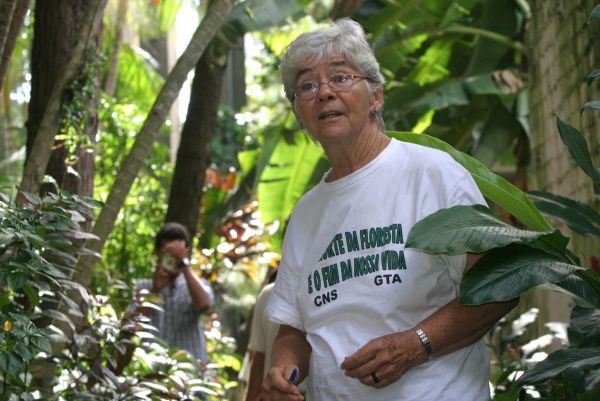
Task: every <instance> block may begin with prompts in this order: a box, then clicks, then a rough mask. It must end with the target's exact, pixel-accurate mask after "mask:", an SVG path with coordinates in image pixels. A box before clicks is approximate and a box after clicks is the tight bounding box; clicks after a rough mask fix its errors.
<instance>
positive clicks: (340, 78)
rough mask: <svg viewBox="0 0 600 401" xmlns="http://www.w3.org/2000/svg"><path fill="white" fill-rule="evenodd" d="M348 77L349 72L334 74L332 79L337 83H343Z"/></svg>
mask: <svg viewBox="0 0 600 401" xmlns="http://www.w3.org/2000/svg"><path fill="white" fill-rule="evenodd" d="M348 79H350V75H348V74H337V75H334V76H333V79H332V81H333V82H336V83H342V82H346V81H347V80H348Z"/></svg>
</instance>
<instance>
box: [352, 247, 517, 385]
mask: <svg viewBox="0 0 600 401" xmlns="http://www.w3.org/2000/svg"><path fill="white" fill-rule="evenodd" d="M477 259H478V256H475V255H469V257H468V261H467V268H470V267H471V266H472V265H473V263H474V262H475V261H476V260H477ZM518 302H519V301H518V299H515V300H512V301H508V302H497V303H488V304H483V305H475V306H470V305H461V304H460V302H459V299H458V298H456V299H454V300H452V301H451V302H449V303H448V304H446V305H445V306H443V307H442V308H440V309H439V310H438V311H436V312H435V313H433V314H432V315H431V316H429V317H428V318H426V319H425V320H423V321H422V322H420V323H419V324H418V325H417V326H418V327H420V328H421V329H422V330H423V332H424V333H425V335H426V336H427V338H428V339H429V342H430V343H431V348H432V353H433V357H434V358H435V357H439V356H442V355H445V354H448V353H450V352H453V351H456V350H459V349H461V348H463V347H466V346H468V345H471V344H473V343H475V342H476V341H478V340H479V339H480V338H481V337H483V335H484V334H485V333H486V332H487V331H489V330H490V329H491V328H492V327H493V326H494V324H495V323H496V322H497V321H498V320H499V319H500V318H502V317H503V316H504V315H506V314H507V313H508V312H509V311H510V310H511V309H513V308H514V307H515V306H516V305H517V304H518ZM427 360H428V355H427V351H426V349H425V346H424V345H423V343H422V341H421V339H420V338H419V335H418V334H417V333H416V332H415V330H414V329H411V330H406V331H402V332H398V333H392V334H388V335H386V336H383V337H379V338H375V339H373V340H371V341H369V342H368V343H367V344H366V345H364V346H363V347H361V348H360V349H359V350H358V351H356V352H355V353H354V354H352V355H350V356H348V358H346V359H345V360H344V362H343V363H342V365H341V368H342V369H344V370H345V373H346V375H348V376H350V377H354V378H357V379H359V380H360V381H361V382H362V383H364V384H366V385H370V386H373V387H377V388H380V387H385V386H387V385H388V384H391V383H394V382H395V381H397V380H398V379H399V378H400V377H402V375H403V374H404V373H405V372H406V371H407V370H408V369H410V368H412V367H414V366H417V365H419V364H421V363H425V362H427ZM373 373H375V377H376V378H377V379H378V380H377V382H375V379H374V377H373Z"/></svg>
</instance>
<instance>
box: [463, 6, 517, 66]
mask: <svg viewBox="0 0 600 401" xmlns="http://www.w3.org/2000/svg"><path fill="white" fill-rule="evenodd" d="M483 7H484V8H483V14H482V17H481V20H480V21H478V22H479V24H481V25H480V26H483V27H485V28H486V29H487V30H489V31H493V32H494V33H496V34H499V35H502V36H505V37H507V38H510V37H512V36H513V35H514V34H515V33H516V30H517V29H518V21H517V13H516V10H515V7H514V4H512V2H510V1H486V2H484V6H483ZM509 50H510V47H509V46H508V45H506V44H504V43H501V42H499V41H494V40H491V39H490V38H487V37H483V38H481V39H480V40H479V41H478V42H477V45H476V46H475V49H474V50H473V52H472V56H471V59H470V61H469V66H468V68H467V71H466V72H465V75H466V76H470V75H477V74H480V73H482V72H490V71H492V70H494V69H495V68H497V66H498V64H499V63H500V61H501V60H502V59H503V58H504V57H505V55H506V53H507V52H508V51H509Z"/></svg>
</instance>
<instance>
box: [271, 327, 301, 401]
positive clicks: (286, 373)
mask: <svg viewBox="0 0 600 401" xmlns="http://www.w3.org/2000/svg"><path fill="white" fill-rule="evenodd" d="M310 353H311V347H310V345H309V344H308V342H307V341H306V333H304V332H303V331H301V330H298V329H296V328H294V327H291V326H286V325H281V326H280V327H279V332H278V333H277V337H276V338H275V341H274V342H273V350H272V357H271V368H270V369H269V371H268V372H267V377H266V378H265V380H264V382H263V398H264V399H265V401H301V400H303V399H304V398H303V397H302V395H300V391H299V390H298V387H296V385H295V384H297V383H300V382H301V381H302V380H304V378H305V377H306V376H307V374H308V361H309V358H310ZM294 368H297V369H298V378H296V380H295V381H294V385H292V384H290V383H289V377H290V375H291V373H292V370H293V369H294Z"/></svg>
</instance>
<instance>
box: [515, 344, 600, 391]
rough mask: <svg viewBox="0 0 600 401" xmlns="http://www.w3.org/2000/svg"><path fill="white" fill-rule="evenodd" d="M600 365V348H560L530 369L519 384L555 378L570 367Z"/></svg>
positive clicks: (581, 367)
mask: <svg viewBox="0 0 600 401" xmlns="http://www.w3.org/2000/svg"><path fill="white" fill-rule="evenodd" d="M598 365H600V348H598V347H592V348H581V349H573V348H566V349H560V350H558V351H555V352H553V353H552V354H550V355H548V357H547V358H546V359H544V360H543V361H541V362H540V363H538V364H537V365H535V366H534V367H533V368H532V369H530V370H528V371H527V372H525V374H523V376H521V377H520V378H519V380H517V382H516V384H517V385H520V386H522V385H527V384H535V383H540V382H543V381H546V380H548V379H551V378H553V377H554V376H557V375H559V374H561V373H563V372H564V371H565V370H567V369H570V368H577V369H585V368H589V367H593V366H598Z"/></svg>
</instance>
